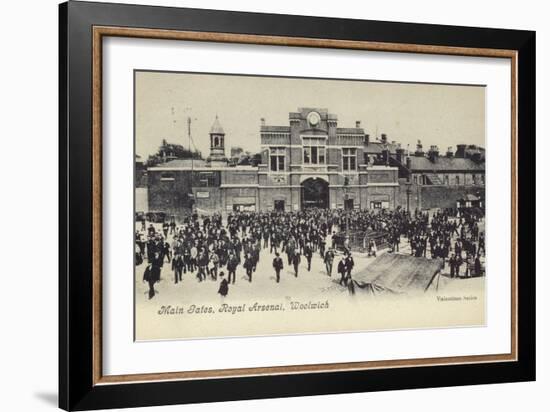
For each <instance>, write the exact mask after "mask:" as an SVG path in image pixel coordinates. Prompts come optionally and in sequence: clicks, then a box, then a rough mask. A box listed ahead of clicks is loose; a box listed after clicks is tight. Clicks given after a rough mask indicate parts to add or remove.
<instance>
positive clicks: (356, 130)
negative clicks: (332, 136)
mask: <svg viewBox="0 0 550 412" xmlns="http://www.w3.org/2000/svg"><path fill="white" fill-rule="evenodd" d="M339 133H347V134H365V130H364V129H362V128H360V127H337V128H336V134H339Z"/></svg>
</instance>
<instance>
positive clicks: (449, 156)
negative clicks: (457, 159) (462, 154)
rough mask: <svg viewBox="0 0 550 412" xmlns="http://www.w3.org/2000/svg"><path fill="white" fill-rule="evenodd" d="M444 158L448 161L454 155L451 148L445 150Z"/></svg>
mask: <svg viewBox="0 0 550 412" xmlns="http://www.w3.org/2000/svg"><path fill="white" fill-rule="evenodd" d="M446 156H447V157H448V158H449V159H450V158H451V157H453V156H454V153H453V146H449V147H448V148H447V153H446Z"/></svg>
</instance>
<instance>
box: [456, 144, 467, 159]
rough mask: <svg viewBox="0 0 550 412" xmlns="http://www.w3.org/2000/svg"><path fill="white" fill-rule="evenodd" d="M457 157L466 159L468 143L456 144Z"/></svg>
mask: <svg viewBox="0 0 550 412" xmlns="http://www.w3.org/2000/svg"><path fill="white" fill-rule="evenodd" d="M455 157H459V158H461V159H464V158H465V157H466V145H465V144H457V145H456V153H455Z"/></svg>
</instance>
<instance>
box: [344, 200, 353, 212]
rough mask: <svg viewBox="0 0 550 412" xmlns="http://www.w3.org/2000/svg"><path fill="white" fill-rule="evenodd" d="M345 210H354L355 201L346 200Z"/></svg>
mask: <svg viewBox="0 0 550 412" xmlns="http://www.w3.org/2000/svg"><path fill="white" fill-rule="evenodd" d="M344 209H346V210H353V199H344Z"/></svg>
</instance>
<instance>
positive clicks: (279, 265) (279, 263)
mask: <svg viewBox="0 0 550 412" xmlns="http://www.w3.org/2000/svg"><path fill="white" fill-rule="evenodd" d="M273 268H274V269H275V274H276V276H277V283H279V281H280V280H281V270H282V269H283V259H281V257H280V256H279V253H275V258H274V259H273Z"/></svg>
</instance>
